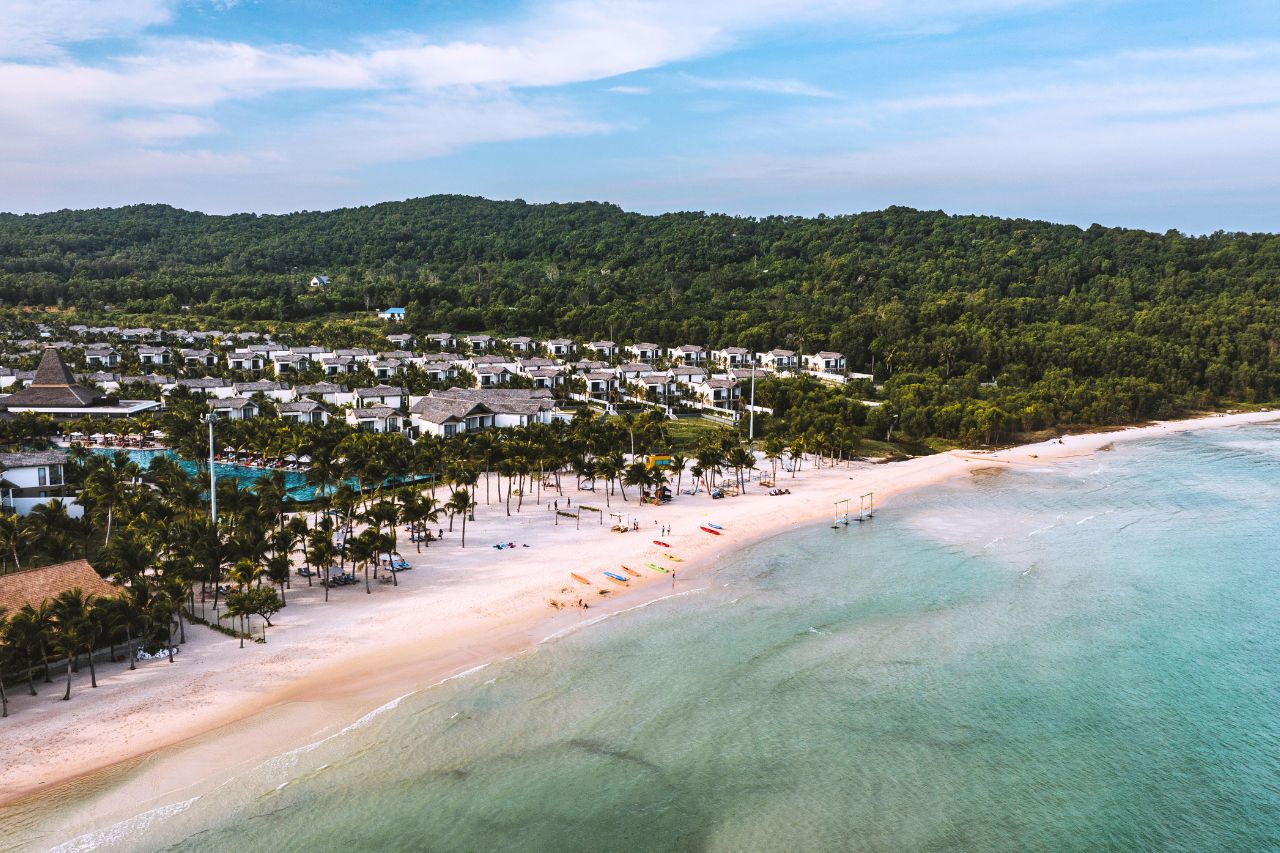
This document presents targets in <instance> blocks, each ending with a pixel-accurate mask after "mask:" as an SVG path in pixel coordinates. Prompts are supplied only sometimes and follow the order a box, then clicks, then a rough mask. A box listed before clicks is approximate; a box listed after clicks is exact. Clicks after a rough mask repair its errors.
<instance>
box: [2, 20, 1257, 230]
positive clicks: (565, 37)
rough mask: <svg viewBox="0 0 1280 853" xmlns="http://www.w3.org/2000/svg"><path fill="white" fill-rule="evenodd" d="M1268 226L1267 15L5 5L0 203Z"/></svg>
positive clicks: (35, 207)
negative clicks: (886, 215) (902, 209)
mask: <svg viewBox="0 0 1280 853" xmlns="http://www.w3.org/2000/svg"><path fill="white" fill-rule="evenodd" d="M434 193H462V194H467V195H483V196H487V197H490V198H523V199H525V200H527V201H530V202H546V201H580V200H597V201H608V202H613V203H616V204H618V205H621V206H622V207H624V208H626V209H628V210H637V211H641V212H646V213H658V212H664V211H671V210H705V211H720V212H726V213H732V214H741V215H751V216H767V215H771V214H802V215H815V214H818V213H826V214H841V213H855V212H859V211H864V210H875V209H880V208H883V207H886V206H888V205H893V204H898V205H908V206H911V207H917V208H922V209H930V210H933V209H942V210H946V211H948V212H951V213H985V214H995V215H1000V216H1019V217H1028V218H1034V219H1048V220H1052V221H1058V222H1069V223H1075V224H1078V225H1081V226H1087V225H1089V224H1091V223H1094V222H1098V223H1101V224H1104V225H1119V226H1129V227H1138V228H1147V229H1151V230H1154V231H1161V232H1163V231H1166V230H1168V229H1171V228H1172V229H1178V230H1181V231H1184V232H1188V233H1207V232H1212V231H1216V230H1228V231H1235V230H1245V231H1277V230H1280V3H1278V2H1276V0H1265V1H1264V0H1214V2H1179V0H1160V2H1154V0H1152V1H1151V2H1148V0H825V2H817V0H682V2H674V1H673V0H620V1H619V2H591V0H554V2H542V3H539V2H510V0H505V2H504V0H477V2H460V1H459V0H380V2H346V3H343V2H336V0H329V1H328V2H321V0H0V210H7V211H14V212H40V211H46V210H55V209H60V208H68V207H70V208H84V207H106V206H118V205H124V204H134V203H144V202H146V203H150V202H157V203H159V202H162V203H167V204H173V205H176V206H179V207H184V208H187V209H194V210H203V211H206V212H210V213H230V212H240V211H253V212H259V213H280V212H288V211H295V210H318V209H329V208H334V207H346V206H352V205H360V204H370V203H375V202H379V201H387V200H395V199H402V198H410V197H415V196H423V195H431V194H434Z"/></svg>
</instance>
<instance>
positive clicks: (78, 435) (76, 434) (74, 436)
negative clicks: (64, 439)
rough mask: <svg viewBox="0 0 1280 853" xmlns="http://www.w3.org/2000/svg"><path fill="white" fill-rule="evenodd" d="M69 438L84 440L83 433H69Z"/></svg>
mask: <svg viewBox="0 0 1280 853" xmlns="http://www.w3.org/2000/svg"><path fill="white" fill-rule="evenodd" d="M71 437H72V438H84V433H82V432H73V433H71Z"/></svg>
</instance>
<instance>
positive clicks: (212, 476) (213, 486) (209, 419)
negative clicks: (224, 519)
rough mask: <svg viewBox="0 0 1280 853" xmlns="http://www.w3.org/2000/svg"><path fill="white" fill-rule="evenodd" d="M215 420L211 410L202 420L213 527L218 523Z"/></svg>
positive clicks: (210, 515)
mask: <svg viewBox="0 0 1280 853" xmlns="http://www.w3.org/2000/svg"><path fill="white" fill-rule="evenodd" d="M217 420H218V419H217V418H216V417H215V416H214V414H213V412H210V413H209V414H207V415H205V416H204V422H205V423H207V424H208V425H209V520H210V521H211V522H213V525H214V527H215V528H216V527H217V525H218V475H217V473H216V472H215V471H214V470H213V424H214V422H216V421H217Z"/></svg>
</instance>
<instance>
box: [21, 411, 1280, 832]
mask: <svg viewBox="0 0 1280 853" xmlns="http://www.w3.org/2000/svg"><path fill="white" fill-rule="evenodd" d="M1277 419H1280V412H1277V411H1263V412H1248V413H1240V414H1232V415H1209V416H1204V417H1199V418H1193V419H1188V420H1182V421H1171V422H1158V423H1155V424H1151V425H1147V426H1141V427H1129V428H1126V429H1120V430H1115V431H1107V432H1095V433H1081V434H1077V435H1066V436H1063V437H1062V438H1061V439H1056V438H1055V439H1051V440H1048V441H1043V442H1039V443H1036V444H1028V445H1019V446H1016V447H1011V448H1004V449H999V450H992V451H965V450H953V451H949V452H947V453H943V454H937V455H934V456H927V457H917V458H914V459H910V460H906V461H903V462H896V463H891V464H872V463H855V464H849V463H842V464H840V465H839V466H837V467H834V468H823V469H821V470H816V471H815V470H813V469H811V468H810V469H805V468H802V469H801V471H800V472H799V474H797V475H796V476H795V478H794V479H793V478H792V477H791V476H790V475H789V474H784V476H781V477H779V478H778V480H777V484H778V485H779V486H780V487H783V488H788V487H789V488H792V489H793V493H792V494H791V495H789V496H782V497H777V498H774V497H770V496H768V495H767V494H766V492H765V491H762V490H758V487H754V486H753V487H749V488H748V490H747V493H746V494H745V495H744V496H740V497H736V498H730V499H727V500H723V501H715V502H712V501H711V499H710V498H709V497H708V496H707V495H706V494H705V493H701V494H699V495H697V496H693V497H690V496H686V495H680V496H678V497H677V499H676V501H675V502H674V503H672V504H669V505H667V506H664V507H650V506H644V507H641V506H639V505H637V504H636V503H635V501H634V500H633V501H630V502H629V503H624V502H622V501H620V500H619V499H618V498H614V499H612V501H611V503H612V504H613V506H612V507H611V508H612V509H620V510H622V511H625V512H627V513H628V514H630V515H635V516H638V517H639V518H640V520H641V527H640V532H639V535H638V536H631V535H625V534H624V535H618V534H611V533H609V532H608V528H607V527H602V528H600V527H598V528H597V529H588V526H587V525H584V529H583V530H581V531H574V530H573V529H572V528H571V527H570V529H569V530H568V531H566V530H564V529H563V528H564V527H566V526H568V525H562V526H561V528H555V527H554V526H553V519H552V517H551V515H550V513H549V512H548V511H547V508H546V505H545V502H544V504H543V505H542V506H537V505H533V506H530V505H529V504H526V505H525V507H524V510H523V512H522V513H520V514H519V516H520V517H517V516H516V514H515V512H514V507H513V515H512V517H511V518H510V519H509V520H508V519H507V518H506V516H505V508H504V507H503V505H502V504H495V505H493V506H491V507H487V508H486V507H485V506H484V505H483V504H482V505H481V506H480V507H478V508H477V522H476V523H472V524H469V525H468V529H467V538H468V547H467V548H466V549H461V548H458V547H457V536H458V534H457V533H456V532H455V533H454V534H452V535H449V536H447V537H446V539H445V541H444V542H443V543H437V544H433V545H432V546H431V547H429V548H427V549H425V550H424V551H423V552H422V554H421V555H419V554H418V553H417V552H416V551H415V550H414V549H413V548H412V547H408V543H402V545H403V546H406V547H402V548H401V553H402V554H403V555H404V556H405V558H406V559H407V560H408V561H409V562H410V563H411V564H412V565H414V566H415V571H411V572H407V573H405V574H403V575H401V578H400V580H401V586H400V588H399V589H395V588H392V587H391V586H389V585H387V586H383V585H381V584H379V585H375V587H374V590H373V592H374V594H373V595H368V596H366V595H365V594H364V592H363V589H362V587H363V585H358V586H354V587H349V588H345V589H339V590H336V591H331V596H332V597H334V598H342V597H344V596H345V597H347V598H351V599H355V600H352V601H331V602H329V603H328V605H326V604H325V603H324V602H323V600H322V599H323V594H322V590H320V588H319V587H313V588H312V589H313V590H316V591H320V592H321V595H319V596H317V595H315V594H309V593H307V592H306V589H307V588H306V587H305V586H295V587H294V588H293V589H291V590H290V591H289V592H288V593H287V599H288V601H289V606H288V608H286V609H285V610H284V611H282V612H281V614H280V616H279V618H278V620H277V621H278V623H279V625H278V627H276V628H274V629H272V631H271V633H269V635H268V639H269V642H268V643H267V644H266V645H256V644H255V645H253V646H252V648H245V649H243V650H241V649H239V648H237V641H236V640H233V639H231V638H229V637H225V636H223V635H220V634H216V633H215V632H212V631H209V630H207V629H202V628H201V627H200V626H195V625H192V626H190V628H191V630H190V632H189V634H188V643H187V646H185V647H184V652H183V654H182V655H180V656H179V658H178V663H177V664H174V665H170V664H169V663H167V662H164V661H160V662H150V663H148V664H144V665H142V666H140V667H139V669H138V671H137V672H133V673H130V672H129V671H128V669H127V667H126V666H124V665H120V664H111V665H108V666H106V667H103V668H102V669H103V671H102V672H101V673H100V678H99V682H100V683H101V684H102V685H103V686H102V687H101V688H99V689H98V690H96V691H95V690H90V689H89V688H88V686H87V678H82V679H78V680H77V682H76V684H75V687H74V688H73V695H72V701H71V702H69V703H62V702H61V701H59V700H58V697H60V694H61V689H60V687H59V685H57V684H54V685H46V686H45V688H46V689H44V690H42V691H41V694H40V696H38V697H35V698H34V699H32V698H31V697H28V696H26V695H24V694H23V693H19V691H13V692H14V693H15V694H16V695H13V696H11V699H10V705H11V713H10V719H8V720H5V721H3V723H0V725H3V724H4V723H7V724H9V725H10V727H11V730H6V731H5V734H6V744H7V746H6V751H7V752H9V753H10V754H11V755H12V760H11V761H10V762H8V766H7V767H4V768H0V808H3V809H4V811H10V810H11V809H16V808H19V807H24V806H25V807H30V808H31V809H33V810H36V811H39V810H41V809H42V807H43V806H50V807H51V806H52V805H53V804H49V803H41V802H40V801H41V800H42V799H43V797H42V795H43V794H46V793H49V792H53V791H59V792H66V793H70V794H73V795H74V794H75V793H76V791H77V790H79V789H81V788H82V787H85V786H87V787H89V788H93V789H95V791H96V790H97V789H98V788H100V787H107V786H110V785H111V784H112V783H115V782H118V781H119V782H124V783H125V785H124V787H130V785H129V783H130V782H131V781H132V780H129V779H127V778H126V777H128V776H129V774H130V773H131V772H132V771H133V770H134V769H136V768H137V767H139V766H140V765H142V764H143V763H146V762H148V761H150V762H151V763H152V764H153V765H156V768H155V769H157V771H158V772H159V775H160V776H161V777H162V778H163V779H168V780H169V781H170V782H171V786H159V787H156V786H149V787H148V789H147V791H146V793H147V794H148V802H150V801H153V800H155V799H158V798H163V797H172V796H173V795H174V794H175V792H176V791H179V790H182V789H184V788H188V789H189V788H192V787H195V786H197V785H202V784H211V783H212V782H213V780H214V778H215V777H217V776H228V775H229V776H231V777H234V775H235V774H236V773H238V772H243V770H244V769H245V768H246V767H250V766H254V765H255V764H259V763H261V762H262V761H265V760H269V759H270V758H271V757H272V756H275V755H279V754H281V753H283V752H285V751H287V750H289V749H293V748H296V747H300V746H304V745H305V744H307V743H310V742H313V741H315V740H316V739H318V738H323V737H327V736H333V734H334V733H335V732H336V731H337V730H339V729H341V728H342V726H346V725H349V724H351V721H352V720H356V719H357V718H360V717H361V715H367V714H369V713H375V712H377V711H378V710H379V709H381V708H383V707H385V706H387V704H388V703H389V702H396V701H398V700H397V699H396V697H401V698H403V696H404V695H407V694H409V693H412V692H419V691H421V690H426V689H431V687H434V686H436V685H438V684H439V683H442V682H443V681H446V680H450V679H453V678H457V677H465V675H466V674H469V673H471V672H475V671H478V670H477V667H480V668H483V667H485V666H488V665H490V664H492V663H495V662H499V661H501V660H504V659H507V658H510V657H512V656H514V655H519V654H523V653H527V652H529V651H531V650H533V649H536V648H537V646H538V645H540V644H541V643H544V642H549V641H552V640H554V639H555V638H556V637H557V636H560V635H563V634H564V633H568V632H571V631H576V630H581V629H583V628H587V627H590V625H591V624H593V623H594V622H596V621H600V620H601V619H605V618H609V617H611V616H613V615H616V614H618V613H621V612H623V611H625V610H628V609H632V608H634V607H641V606H646V605H647V604H649V603H652V602H654V601H657V600H660V599H662V598H665V597H668V596H670V595H671V594H673V593H672V589H671V584H670V578H669V576H668V575H660V574H657V573H650V574H651V575H652V576H651V577H650V576H645V577H643V578H640V579H637V580H636V581H633V582H632V583H631V584H630V587H631V588H629V589H626V590H622V589H620V588H618V587H616V586H613V585H609V586H608V587H606V588H608V589H610V593H611V594H610V595H608V596H605V597H604V601H603V603H596V602H600V601H601V597H600V596H599V594H598V591H599V589H600V588H601V587H600V586H599V583H597V580H599V581H603V576H602V575H601V571H602V568H601V566H602V565H603V566H604V567H605V568H610V567H612V568H613V569H614V570H615V571H616V566H617V565H618V563H619V562H620V561H621V562H631V564H633V565H634V566H635V567H636V568H638V569H641V567H643V566H644V565H645V563H647V562H649V561H652V560H654V559H656V557H657V556H658V554H657V553H656V552H658V551H659V549H657V547H656V546H653V545H652V544H650V543H651V540H652V537H650V536H646V535H645V534H646V533H648V532H649V530H648V528H649V527H654V526H655V525H656V524H667V523H671V524H673V525H675V526H676V528H677V530H678V531H679V532H676V533H673V534H671V535H670V536H669V537H667V538H666V540H665V541H669V542H671V543H672V547H670V548H667V549H660V550H661V551H670V552H674V553H678V554H680V555H681V556H682V557H683V559H684V562H681V563H679V564H678V565H677V567H676V572H677V575H678V579H677V584H676V586H677V587H678V588H677V589H676V591H675V594H681V593H683V592H686V591H689V590H690V588H691V587H692V586H693V585H696V582H697V581H698V580H699V579H701V578H703V577H705V576H706V575H707V574H708V573H709V572H710V571H711V570H712V569H713V568H714V566H715V564H716V563H717V562H718V561H719V560H720V559H722V558H723V557H725V556H726V555H729V554H733V553H734V552H735V551H738V550H740V549H743V548H746V547H749V546H751V545H754V544H756V543H758V542H760V541H763V540H764V539H767V538H771V537H773V536H776V535H780V534H782V533H785V532H788V531H790V530H793V529H797V528H800V527H802V526H808V525H811V524H814V523H816V522H819V521H821V520H822V519H823V518H824V517H825V518H828V519H829V518H831V517H832V506H833V505H832V501H834V500H835V499H837V498H840V497H851V498H853V499H854V500H856V499H857V495H858V494H862V493H865V492H867V491H874V492H875V495H876V498H877V502H878V503H879V504H880V505H883V503H884V502H885V501H888V500H890V499H892V498H894V497H897V496H900V495H901V494H903V493H905V492H909V491H913V490H915V489H919V488H925V487H927V486H930V485H934V484H937V483H940V482H944V481H947V480H949V479H951V478H953V477H957V476H965V475H967V474H969V473H970V472H972V471H976V470H980V469H982V468H984V467H985V468H990V467H995V466H1003V465H1009V466H1023V467H1026V466H1033V467H1034V466H1037V465H1040V466H1044V465H1053V464H1057V463H1060V462H1063V461H1067V460H1071V459H1075V458H1082V457H1087V456H1089V455H1092V454H1093V453H1095V452H1098V451H1099V450H1101V449H1103V448H1104V447H1105V446H1106V445H1109V444H1112V443H1120V442H1128V441H1137V440H1143V439H1148V438H1153V437H1157V436H1160V435H1169V434H1173V433H1175V432H1180V431H1186V430H1197V429H1208V428H1225V427H1233V426H1240V425H1244V424H1251V423H1260V422H1266V421H1275V420H1277ZM765 470H767V466H766V468H765ZM569 483H570V484H571V483H572V478H569ZM483 489H484V484H483V482H481V483H478V484H477V492H478V493H480V492H482V491H483ZM548 494H549V495H550V497H548V498H547V499H548V500H550V499H552V498H553V497H554V493H548ZM566 494H569V495H570V496H571V497H572V498H573V499H574V500H575V501H577V500H578V499H579V498H580V497H581V498H583V499H585V500H588V501H591V502H595V501H596V500H598V499H599V498H600V497H601V496H600V495H599V493H596V494H595V495H592V493H591V492H581V493H576V492H572V490H571V489H568V488H566ZM477 496H479V494H478V495H477ZM602 508H603V507H602ZM707 521H715V522H717V523H721V524H723V525H724V527H725V535H723V536H710V535H707V534H704V533H702V532H701V531H699V530H698V526H699V525H700V524H702V523H706V522H707ZM592 526H593V527H595V525H592ZM737 531H741V532H737ZM656 532H657V531H656V527H655V530H654V533H655V534H656ZM568 534H572V535H568ZM494 540H497V541H503V542H506V541H513V542H516V543H517V545H520V544H525V543H528V544H530V545H531V547H529V548H519V547H517V548H516V549H515V550H503V551H498V550H495V549H494V548H492V547H489V544H488V543H489V541H494ZM442 560H443V561H445V562H447V563H448V564H447V565H440V563H441V562H442ZM588 567H589V568H588ZM474 569H480V570H482V571H481V572H475V571H471V570H474ZM641 570H642V571H643V569H641ZM570 571H579V572H580V573H581V574H584V575H586V576H588V577H589V578H590V579H592V581H593V585H592V586H591V587H590V594H591V596H592V599H591V600H592V603H593V605H594V606H592V607H591V608H590V610H587V611H579V610H569V611H563V610H561V611H553V610H552V609H551V608H550V607H549V606H548V603H547V601H548V598H555V597H557V596H558V597H560V598H561V599H563V598H565V597H568V598H569V599H570V600H572V599H573V598H576V597H579V596H581V597H582V598H584V599H585V598H586V597H587V596H585V595H581V593H582V591H583V590H587V589H588V588H587V587H582V586H580V585H578V584H576V583H574V582H573V581H571V580H569V572H570ZM415 575H416V576H417V577H415ZM613 590H618V591H617V592H613ZM295 607H297V609H296V610H295V609H294V608H295ZM82 675H84V674H82ZM54 688H57V689H54ZM344 715H345V716H344ZM275 718H284V719H286V721H287V722H289V723H290V725H288V726H281V725H279V724H278V721H277V720H276V719H275ZM334 718H337V719H336V720H335V719H334ZM268 731H269V735H268ZM255 735H263V736H264V737H257V736H255ZM226 741H229V742H231V743H232V744H236V743H241V742H243V748H242V750H241V751H237V750H228V749H226V748H225V746H226V744H225V743H224V742H226ZM188 753H189V754H188ZM208 753H213V754H209V755H206V754H208ZM227 755H234V756H238V757H236V758H234V759H231V760H228V758H227ZM197 756H200V757H201V763H198V764H196V763H194V762H195V761H196V759H197ZM193 766H198V767H199V773H198V774H196V775H197V776H198V778H195V777H194V776H192V774H186V775H185V777H184V774H183V772H182V771H183V768H186V769H187V770H189V769H190V768H191V767H193ZM149 775H155V774H149ZM95 782H106V783H108V784H107V785H106V786H101V785H97V784H95ZM160 788H163V790H160ZM135 793H136V792H135ZM106 798H107V799H108V800H109V801H110V803H111V804H112V805H113V806H114V807H113V808H106V809H105V810H104V809H103V808H102V806H103V805H104V804H102V803H98V804H95V806H96V807H95V815H94V816H95V817H97V818H98V820H102V819H120V818H118V817H114V818H113V815H115V813H116V811H117V810H118V811H119V812H120V814H122V815H125V816H126V817H127V816H128V814H130V812H129V811H128V809H129V808H132V809H133V811H132V813H133V814H136V813H137V812H138V811H140V810H142V809H144V808H149V807H150V805H148V802H141V801H139V800H137V799H130V798H129V797H128V795H127V792H121V795H116V794H115V793H114V792H112V793H108V794H107V795H106ZM59 799H60V798H59ZM3 813H4V812H0V814H3ZM67 829H68V831H69V832H71V834H72V835H73V836H74V834H76V830H75V828H74V824H73V825H72V826H68V827H67Z"/></svg>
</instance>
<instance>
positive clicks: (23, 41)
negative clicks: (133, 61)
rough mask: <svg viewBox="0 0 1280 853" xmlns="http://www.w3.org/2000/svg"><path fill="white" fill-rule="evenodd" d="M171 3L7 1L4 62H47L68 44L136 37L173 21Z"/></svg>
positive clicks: (0, 48) (1, 11)
mask: <svg viewBox="0 0 1280 853" xmlns="http://www.w3.org/2000/svg"><path fill="white" fill-rule="evenodd" d="M173 6H174V3H173V2H172V0H92V2H86V0H5V1H4V2H3V3H0V58H2V57H8V58H21V59H41V60H47V59H51V58H56V57H59V56H61V55H62V54H63V53H64V48H65V47H66V46H67V45H71V44H76V43H79V42H84V41H91V40H93V39H102V38H122V37H126V36H132V35H136V34H137V33H140V32H142V31H143V30H146V29H147V28H149V27H153V26H156V25H157V24H164V23H167V22H168V21H169V20H171V18H172V16H173Z"/></svg>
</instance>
